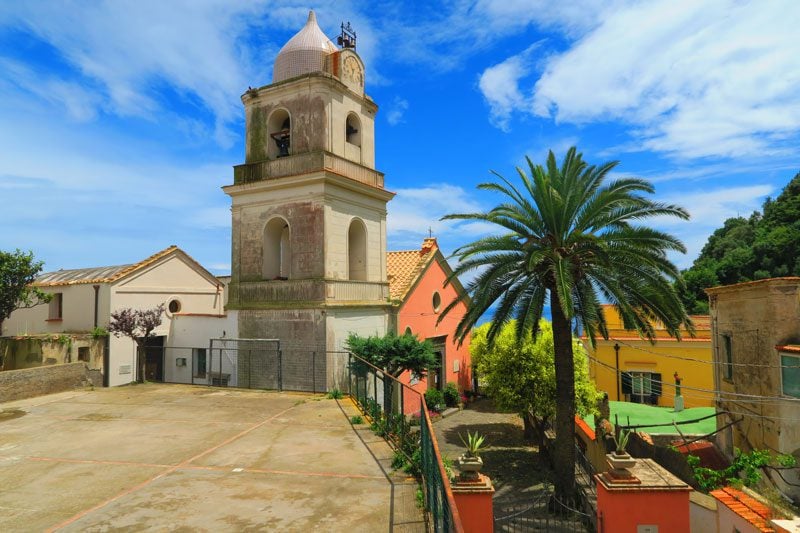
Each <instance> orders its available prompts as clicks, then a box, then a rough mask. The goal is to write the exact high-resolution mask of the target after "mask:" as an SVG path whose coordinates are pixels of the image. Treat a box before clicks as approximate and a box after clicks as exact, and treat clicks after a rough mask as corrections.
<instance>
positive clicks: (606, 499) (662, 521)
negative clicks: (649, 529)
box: [597, 483, 689, 533]
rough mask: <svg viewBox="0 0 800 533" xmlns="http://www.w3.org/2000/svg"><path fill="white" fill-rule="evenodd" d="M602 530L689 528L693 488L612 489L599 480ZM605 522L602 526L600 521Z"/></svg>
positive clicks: (610, 532) (622, 532) (623, 532)
mask: <svg viewBox="0 0 800 533" xmlns="http://www.w3.org/2000/svg"><path fill="white" fill-rule="evenodd" d="M597 513H598V531H600V532H601V533H636V527H637V526H638V525H655V526H658V531H665V532H666V531H676V532H677V531H689V490H680V491H678V490H674V491H673V490H661V491H659V490H646V489H641V490H639V489H637V488H635V487H632V488H629V489H622V490H614V491H610V490H608V489H607V488H606V487H605V485H603V484H602V483H597ZM601 523H602V526H601V525H600V524H601Z"/></svg>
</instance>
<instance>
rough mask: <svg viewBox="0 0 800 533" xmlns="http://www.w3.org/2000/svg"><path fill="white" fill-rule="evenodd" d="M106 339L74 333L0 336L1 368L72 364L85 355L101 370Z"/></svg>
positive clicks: (18, 368) (95, 367)
mask: <svg viewBox="0 0 800 533" xmlns="http://www.w3.org/2000/svg"><path fill="white" fill-rule="evenodd" d="M105 342H106V337H97V338H94V337H92V336H91V335H80V334H74V333H62V334H59V335H45V336H36V337H7V338H0V356H2V364H0V370H21V369H24V368H36V367H40V366H48V365H60V364H64V363H73V362H76V361H78V360H79V357H80V356H81V355H82V356H84V357H86V358H87V360H86V361H85V363H86V364H87V365H88V367H89V368H91V369H93V370H100V371H102V370H103V350H104V346H105Z"/></svg>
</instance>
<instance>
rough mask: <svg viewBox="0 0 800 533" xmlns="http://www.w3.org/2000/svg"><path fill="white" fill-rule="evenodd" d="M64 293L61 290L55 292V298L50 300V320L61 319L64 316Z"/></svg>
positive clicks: (48, 317)
mask: <svg viewBox="0 0 800 533" xmlns="http://www.w3.org/2000/svg"><path fill="white" fill-rule="evenodd" d="M63 296H64V295H63V294H61V293H60V292H57V293H55V294H53V299H52V300H50V310H49V312H48V316H47V319H48V320H61V319H62V318H63V314H62V312H63V309H64V297H63Z"/></svg>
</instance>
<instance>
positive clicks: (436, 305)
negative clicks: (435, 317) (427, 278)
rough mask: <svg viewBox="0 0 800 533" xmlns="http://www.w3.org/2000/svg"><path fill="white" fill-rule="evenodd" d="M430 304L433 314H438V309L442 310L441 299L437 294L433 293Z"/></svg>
mask: <svg viewBox="0 0 800 533" xmlns="http://www.w3.org/2000/svg"><path fill="white" fill-rule="evenodd" d="M431 303H432V304H433V312H434V313H438V312H439V309H441V308H442V297H441V296H439V293H438V292H434V293H433V298H431Z"/></svg>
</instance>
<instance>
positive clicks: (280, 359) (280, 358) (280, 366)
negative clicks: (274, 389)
mask: <svg viewBox="0 0 800 533" xmlns="http://www.w3.org/2000/svg"><path fill="white" fill-rule="evenodd" d="M278 390H279V391H283V350H278Z"/></svg>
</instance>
